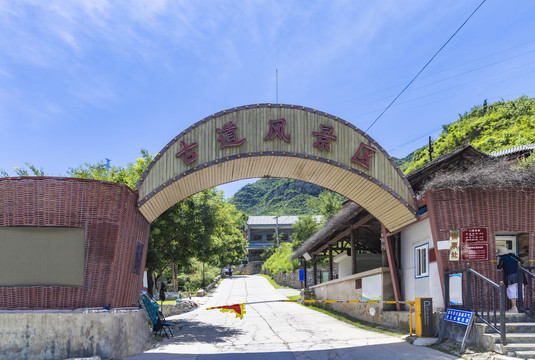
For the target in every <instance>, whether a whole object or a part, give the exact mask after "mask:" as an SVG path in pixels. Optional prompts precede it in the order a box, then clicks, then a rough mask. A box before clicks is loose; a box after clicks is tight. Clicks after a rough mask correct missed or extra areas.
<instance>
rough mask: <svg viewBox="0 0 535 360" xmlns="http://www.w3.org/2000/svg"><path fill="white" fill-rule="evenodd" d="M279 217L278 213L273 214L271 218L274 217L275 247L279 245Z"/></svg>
mask: <svg viewBox="0 0 535 360" xmlns="http://www.w3.org/2000/svg"><path fill="white" fill-rule="evenodd" d="M279 217H280V215H277V216H275V217H274V218H273V219H275V224H276V225H275V226H276V227H275V233H276V236H277V247H279Z"/></svg>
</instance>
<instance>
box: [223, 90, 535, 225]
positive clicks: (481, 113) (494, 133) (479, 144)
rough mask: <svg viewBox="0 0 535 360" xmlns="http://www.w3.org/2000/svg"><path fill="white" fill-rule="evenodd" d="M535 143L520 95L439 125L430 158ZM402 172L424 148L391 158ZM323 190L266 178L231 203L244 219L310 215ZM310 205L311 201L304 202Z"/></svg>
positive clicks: (527, 102) (425, 158)
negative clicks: (464, 148)
mask: <svg viewBox="0 0 535 360" xmlns="http://www.w3.org/2000/svg"><path fill="white" fill-rule="evenodd" d="M532 143H535V99H534V98H531V99H530V98H528V97H526V96H522V97H520V98H518V99H515V100H510V101H498V102H495V103H493V104H488V105H486V106H483V105H481V106H475V107H473V108H472V109H471V110H470V111H468V112H466V113H464V114H463V115H461V114H460V115H459V119H458V120H457V121H455V122H453V123H451V124H449V125H443V130H442V133H441V134H440V137H439V138H438V140H436V141H433V144H432V146H433V149H434V152H433V158H434V159H436V158H437V157H439V156H441V155H444V154H446V153H449V152H451V151H453V150H455V149H457V148H459V147H461V146H463V145H468V144H469V145H472V146H473V147H474V148H476V149H478V150H480V151H482V152H485V153H490V152H495V151H499V150H503V149H507V148H510V147H513V146H519V145H526V144H532ZM395 161H396V163H397V164H398V165H400V167H401V169H402V170H403V172H405V173H409V172H411V171H413V170H415V169H417V168H418V167H420V166H422V165H424V164H426V163H428V162H429V151H428V147H427V145H426V146H424V147H422V148H420V149H417V150H415V151H414V152H412V153H410V154H408V155H407V156H405V157H404V158H402V159H395ZM323 190H324V189H323V188H321V187H319V186H316V185H313V184H309V183H305V182H302V181H297V180H291V179H279V178H266V179H261V180H259V181H257V182H256V183H254V184H249V185H246V186H245V187H243V188H242V189H240V190H239V191H238V192H237V193H236V194H235V195H234V196H233V197H232V198H231V199H230V202H231V203H233V204H234V205H236V207H237V208H238V209H240V210H241V211H243V212H245V213H247V214H248V215H268V214H280V215H302V214H306V213H310V212H314V209H309V204H307V200H308V199H310V198H316V197H318V195H319V194H320V193H321V192H322V191H323ZM309 203H310V202H309Z"/></svg>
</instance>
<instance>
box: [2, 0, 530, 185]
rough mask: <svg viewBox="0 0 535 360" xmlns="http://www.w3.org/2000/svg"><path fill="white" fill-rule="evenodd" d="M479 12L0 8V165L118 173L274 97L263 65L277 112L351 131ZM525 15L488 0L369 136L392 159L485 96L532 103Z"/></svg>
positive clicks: (172, 4)
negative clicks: (316, 117) (289, 109)
mask: <svg viewBox="0 0 535 360" xmlns="http://www.w3.org/2000/svg"><path fill="white" fill-rule="evenodd" d="M480 2H481V0H477V1H472V0H464V1H453V0H439V1H437V0H433V1H432V0H410V1H409V0H406V1H399V0H376V1H361V0H358V1H357V0H351V1H338V0H337V1H333V0H331V1H327V0H325V1H304V0H302V1H273V0H270V1H166V0H150V1H136V0H128V1H126V0H124V1H121V0H115V1H108V0H94V1H90V0H71V1H63V0H47V1H37V0H31V1H30V0H28V1H24V0H21V1H10V0H0V132H1V134H2V136H1V139H2V141H1V142H0V153H1V154H2V155H1V158H0V159H1V161H0V169H4V170H5V171H7V172H9V173H10V174H11V175H14V171H13V168H14V167H16V166H19V167H20V166H24V163H25V162H30V163H32V164H34V165H36V166H37V167H40V168H43V169H44V170H45V171H46V172H47V173H48V174H50V175H64V174H65V173H66V171H67V169H68V168H69V167H78V166H79V165H82V164H83V163H86V162H89V163H96V162H99V161H100V162H104V161H105V159H106V158H108V159H111V164H112V165H119V166H124V165H126V164H127V163H129V162H133V161H135V159H136V158H138V157H140V149H141V148H145V149H147V150H148V151H149V152H150V153H153V154H154V153H157V152H158V151H160V150H161V149H162V147H163V146H164V145H165V144H166V143H167V142H168V141H169V140H170V139H171V138H173V137H174V136H175V135H176V134H178V133H179V132H180V131H182V130H183V129H185V128H186V127H188V126H189V125H190V124H192V123H194V122H196V121H198V120H199V119H201V118H203V117H205V116H207V115H209V114H212V113H215V112H218V111H220V110H223V109H227V108H231V107H235V106H239V105H245V104H253V103H265V102H276V80H275V79H276V77H275V69H278V84H279V87H278V99H279V102H280V103H287V104H296V105H304V106H308V107H312V108H315V109H318V110H321V111H326V112H328V113H331V114H333V115H336V116H338V117H341V118H343V119H345V120H347V121H349V122H351V123H353V124H355V125H357V126H358V127H360V128H363V129H366V128H368V126H369V125H370V124H371V123H372V122H373V121H374V120H375V118H376V117H377V116H378V115H379V114H380V113H381V111H382V110H383V109H384V108H385V107H386V106H387V105H388V103H389V102H390V101H391V100H392V99H393V98H394V97H395V96H396V95H397V93H398V92H399V91H401V89H402V88H403V87H404V86H405V85H406V84H407V83H408V82H409V81H410V80H411V79H412V77H413V76H414V75H415V74H416V73H417V72H418V71H419V70H420V69H421V68H422V66H423V65H424V64H425V63H426V62H427V61H428V60H429V58H430V57H431V56H432V55H433V54H434V53H435V52H436V51H437V50H438V49H439V48H440V47H441V46H442V44H443V43H444V42H445V41H446V40H447V39H448V38H449V37H450V36H451V35H452V34H453V32H454V31H455V30H456V29H457V28H458V27H459V26H460V25H461V24H462V22H463V21H464V20H465V19H466V18H467V17H468V15H469V14H470V13H471V12H472V11H473V10H474V9H475V8H476V7H477V5H479V3H480ZM534 14H535V2H534V1H528V0H509V1H498V0H487V1H486V3H485V4H484V5H483V6H482V7H481V8H480V9H479V11H478V12H477V13H476V14H475V15H474V17H473V18H472V19H471V20H470V21H469V22H468V23H467V24H466V25H465V27H464V28H463V29H462V30H461V31H460V32H459V33H458V34H457V36H456V37H455V38H454V39H453V40H452V41H451V42H450V43H449V44H448V46H447V47H446V48H445V49H444V50H443V51H442V52H441V53H440V54H439V55H438V56H437V58H436V59H435V60H434V61H433V62H432V63H431V65H430V66H429V67H428V68H427V69H426V70H425V71H424V72H423V73H422V75H421V76H420V77H419V78H418V80H416V81H415V82H414V83H413V85H412V86H411V87H410V88H409V89H408V90H407V91H406V92H405V93H404V94H403V95H402V96H401V97H400V99H399V100H398V102H397V103H396V104H395V105H394V106H392V108H390V109H389V110H388V112H387V113H386V114H385V115H384V116H383V117H382V118H381V119H380V120H379V121H378V122H377V123H376V124H375V125H374V126H373V127H372V128H371V129H370V130H369V134H370V135H371V136H372V137H373V138H374V139H375V140H377V141H378V142H379V143H380V144H381V145H382V146H383V147H384V148H385V149H387V151H388V152H389V153H390V154H391V155H393V156H396V157H403V156H405V155H407V154H408V153H410V152H411V151H413V150H414V149H416V148H418V147H421V146H423V145H425V144H426V143H427V139H428V136H432V137H433V139H436V138H437V137H438V135H439V133H440V131H441V129H442V125H443V124H448V123H451V122H453V121H455V120H456V119H458V117H459V114H462V113H464V112H465V111H468V110H470V108H472V107H473V106H475V105H480V104H482V102H483V100H484V99H488V102H489V103H490V102H494V101H496V100H500V99H502V98H503V99H506V100H507V99H513V98H517V97H519V96H521V95H527V96H529V97H533V96H534V95H535V37H534V34H535V16H534ZM242 184H243V183H241V184H240V185H242ZM233 187H234V188H236V185H234V186H229V187H226V188H225V190H226V191H227V193H226V194H227V195H229V194H231V193H232V191H234V190H232V188H233Z"/></svg>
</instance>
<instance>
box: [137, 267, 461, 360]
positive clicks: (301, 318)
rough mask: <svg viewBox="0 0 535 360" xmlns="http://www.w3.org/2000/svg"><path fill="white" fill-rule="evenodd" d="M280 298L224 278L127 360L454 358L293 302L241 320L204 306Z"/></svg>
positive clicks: (256, 283)
mask: <svg viewBox="0 0 535 360" xmlns="http://www.w3.org/2000/svg"><path fill="white" fill-rule="evenodd" d="M277 299H285V297H284V295H283V293H282V292H281V291H280V290H277V289H275V288H273V286H271V285H270V284H269V282H268V281H267V280H266V279H265V278H263V277H261V276H234V277H232V278H231V279H225V280H223V282H222V283H221V284H220V286H219V287H218V288H217V290H216V291H215V292H214V293H213V294H211V295H209V297H207V298H205V300H206V302H205V304H204V305H201V306H200V307H199V309H197V310H194V311H192V312H189V313H186V314H182V315H177V316H174V317H170V318H168V320H173V321H177V320H178V321H180V324H179V325H178V326H177V327H176V328H175V329H174V331H173V332H174V335H175V336H174V337H173V338H172V339H164V340H163V341H162V342H161V343H159V344H158V346H157V347H156V348H154V349H152V350H149V351H147V352H145V353H143V354H138V355H135V356H132V357H129V358H128V359H129V360H167V359H176V360H241V359H243V360H245V359H247V360H249V359H258V360H290V359H291V360H294V359H296V360H315V359H337V360H339V359H340V360H344V359H347V360H349V359H351V360H354V359H372V360H382V359H384V360H394V359H410V360H414V359H426V360H439V359H440V360H443V359H444V360H445V359H457V358H456V357H454V356H451V355H447V354H444V353H442V352H439V351H436V350H433V349H430V348H426V347H420V346H414V345H411V344H409V343H407V342H404V341H402V340H401V339H400V338H399V337H395V336H390V335H385V334H382V333H377V332H372V331H366V330H363V329H359V328H357V327H355V326H352V325H349V324H346V323H344V322H341V321H339V320H336V319H334V318H332V317H330V316H328V315H325V314H322V313H319V312H317V311H314V310H311V309H308V308H307V307H305V306H301V305H299V304H296V303H267V304H257V305H247V306H246V307H245V310H246V313H245V315H244V317H243V320H240V319H238V318H236V316H235V315H234V314H233V313H221V312H220V311H219V310H206V308H207V307H212V306H219V305H230V304H235V303H243V302H254V301H263V300H277Z"/></svg>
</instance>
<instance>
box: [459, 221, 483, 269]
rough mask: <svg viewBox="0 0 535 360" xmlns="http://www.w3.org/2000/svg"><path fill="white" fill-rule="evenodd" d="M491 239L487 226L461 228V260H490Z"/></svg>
mask: <svg viewBox="0 0 535 360" xmlns="http://www.w3.org/2000/svg"><path fill="white" fill-rule="evenodd" d="M488 259H489V241H488V230H487V228H486V227H478V228H463V229H461V260H463V261H474V260H488Z"/></svg>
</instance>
